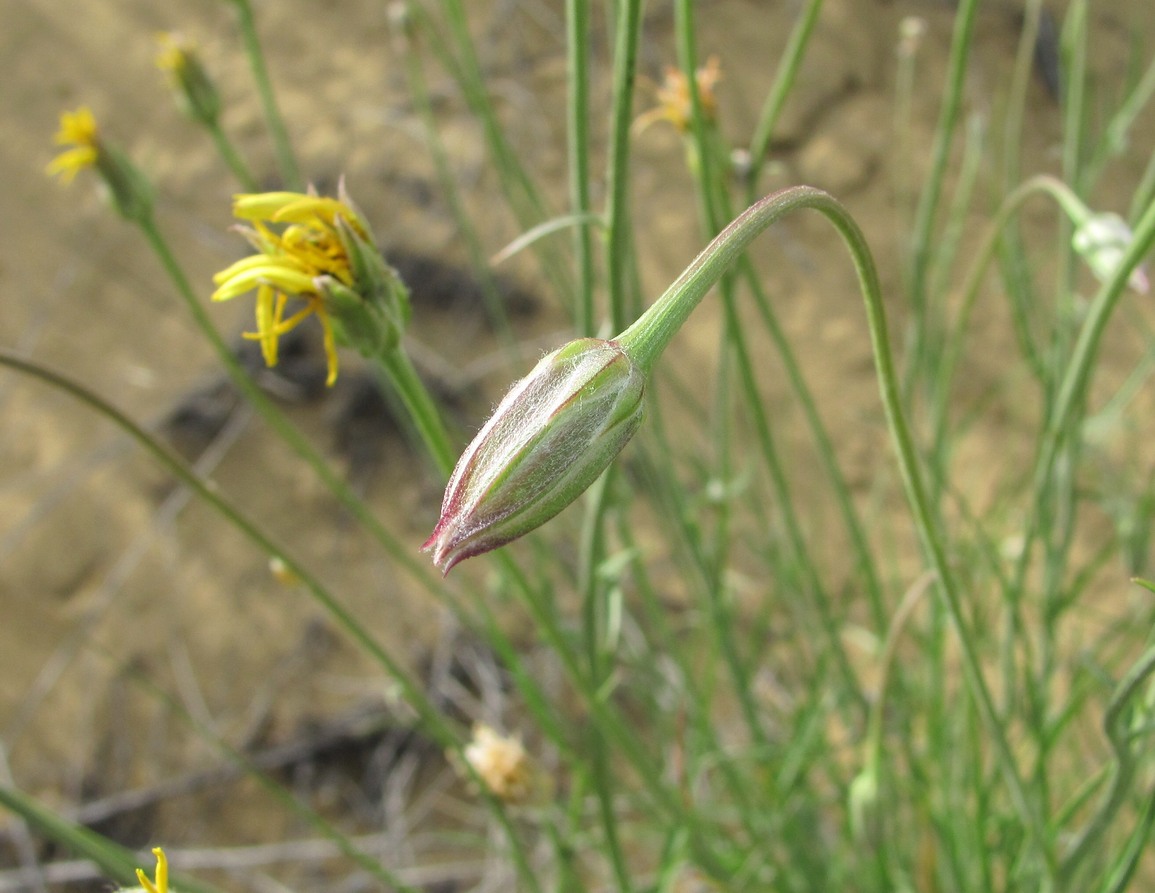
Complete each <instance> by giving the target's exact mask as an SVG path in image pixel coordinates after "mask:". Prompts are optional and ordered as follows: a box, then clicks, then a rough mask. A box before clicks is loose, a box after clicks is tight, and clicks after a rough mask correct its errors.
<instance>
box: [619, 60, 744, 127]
mask: <svg viewBox="0 0 1155 893" xmlns="http://www.w3.org/2000/svg"><path fill="white" fill-rule="evenodd" d="M721 79H722V63H721V62H720V61H719V59H718V57H717V56H711V57H710V58H709V59H707V60H706V64H705V65H703V66H702V67H701V68H699V69H698V70H697V71H696V72H695V73H694V80H695V82H696V83H697V85H698V101H699V102H700V103H701V105H702V115H703V117H704V118H705V119H706V120H707V121H713V120H714V119H715V118H716V117H717V115H718V97H717V96H716V95H715V93H714V87H715V86H716V85H717V83H718V82H719V81H720V80H721ZM656 92H657V97H658V105H657V106H656V107H655V108H652V109H650V110H649V111H648V112H645V113H643V114H641V115H639V116H638V117H637V118H636V119H635V120H634V127H633V129H634V132H635V133H638V132H640V131H642V130H644V129H645V128H647V127H649V126H650V125H651V124H653V123H654V122H656V121H669V122H670V123H671V124H673V125H674V126H675V127H677V128H678V130H679V131H681V132H682V133H685V132H686V131H687V130H689V129H690V119H691V117H692V112H693V104H692V102H691V100H690V85H689V82H688V81H687V80H686V76H685V75H684V74H683V73H682V71H681V69H679V68H676V67H675V66H673V65H668V66H666V71H665V77H664V79H663V81H662V83H661V85H660V86H659V87H658V88H657V91H656Z"/></svg>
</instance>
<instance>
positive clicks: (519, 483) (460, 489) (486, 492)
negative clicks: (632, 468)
mask: <svg viewBox="0 0 1155 893" xmlns="http://www.w3.org/2000/svg"><path fill="white" fill-rule="evenodd" d="M644 391H645V375H644V373H643V372H642V370H641V369H640V368H639V367H638V366H637V365H636V364H635V363H634V361H633V360H631V359H630V358H629V356H627V355H626V353H625V352H624V351H623V350H622V348H621V347H620V346H619V345H618V343H617V342H616V341H601V340H598V339H595V338H583V339H580V340H577V341H571V342H570V343H569V344H566V345H565V346H563V347H561V348H559V349H558V350H555V351H554V352H553V353H551V354H548V355H546V356H545V357H543V358H542V360H541V361H540V362H539V363H538V364H537V366H535V367H534V369H533V371H532V372H530V373H529V375H527V376H526V377H525V378H523V379H522V380H521V381H519V382H517V383H516V384H515V385H514V386H513V388H512V389H511V390H510V391H509V393H508V394H506V395H505V398H504V399H503V400H502V401H501V404H500V405H499V406H498V407H497V410H496V411H495V412H494V414H493V416H492V417H491V418H490V420H489V421H488V422H486V423H485V426H484V427H483V428H482V429H481V431H480V432H479V433H478V435H477V437H476V438H474V440H473V443H471V444H470V445H469V447H468V448H467V449H466V450H465V452H464V453H463V454H462V456H461V458H460V459H459V460H458V462H457V467H456V468H455V469H454V470H453V476H452V477H451V478H450V480H449V486H448V487H447V488H446V490H445V500H444V502H443V503H442V505H441V519H440V520H439V521H438V522H437V526H436V527H435V528H434V530H433V533H432V535H431V536H430V537H429V539H428V540H426V542H425V545H424V546H422V550H423V551H429V550H432V551H433V563H434V564H436V565H437V566H438V567H439V568H441V570H442V571H443V572H444V573H449V570H450V569H451V568H452V567H453V566H454V565H455V564H457V562H459V561H462V560H464V559H466V558H470V557H472V556H474V555H480V554H481V553H482V552H488V551H489V550H490V549H496V548H497V547H498V546H503V545H505V544H506V543H508V542H510V541H511V540H514V539H517V538H518V537H519V536H522V535H523V534H526V533H528V532H529V531H531V530H533V529H534V528H535V527H538V526H540V525H542V524H544V523H545V522H546V521H548V520H549V519H550V518H552V517H553V516H554V515H556V514H557V513H558V512H560V511H561V510H562V509H564V508H565V507H566V506H567V505H569V504H570V503H571V502H573V501H574V500H575V499H577V498H578V496H580V495H581V493H582V492H583V491H584V490H585V489H586V488H587V487H588V486H589V485H590V484H592V483H593V482H594V480H595V479H596V478H597V477H598V475H600V474H601V473H602V472H603V471H605V469H606V468H607V467H608V466H609V464H610V462H611V461H613V459H614V457H615V456H616V455H617V454H618V453H619V452H620V451H621V449H622V447H624V446H625V445H626V442H627V441H629V439H630V437H632V436H633V433H634V432H635V431H636V430H637V429H638V425H639V424H641V420H642V412H643V404H642V396H643V393H644Z"/></svg>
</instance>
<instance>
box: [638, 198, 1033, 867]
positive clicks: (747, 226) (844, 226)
mask: <svg viewBox="0 0 1155 893" xmlns="http://www.w3.org/2000/svg"><path fill="white" fill-rule="evenodd" d="M804 208H809V209H812V210H816V211H818V212H820V213H821V214H823V215H824V216H825V217H826V218H827V219H828V220H829V221H830V222H831V223H832V224H833V225H834V227H835V229H837V230H838V232H839V235H841V236H842V238H843V241H844V242H845V243H846V246H847V248H848V249H849V250H850V253H851V256H852V257H853V260H854V266H855V269H856V271H857V274H858V281H859V286H860V288H861V290H862V295H863V298H864V301H865V305H866V317H867V327H868V330H869V332H870V341H871V347H872V349H873V351H874V362H875V370H876V372H877V375H878V385H879V391H880V393H881V396H882V403H883V407H884V409H885V412H886V420H887V426H888V428H889V432H890V438H891V441H892V443H893V446H894V449H895V451H896V453H897V458H898V463H899V468H900V470H901V473H902V478H903V484H904V486H905V489H906V496H907V501H908V502H909V504H910V507H911V511H912V513H913V515H914V521H915V526H916V528H917V529H918V533H919V538H920V539H921V541H922V545H923V548H924V549H925V551H926V554H927V557H928V558H929V560H930V563H931V566H932V568H933V569H934V571H935V573H936V574H937V576H938V582H939V589H940V591H941V593H942V595H943V599H944V601H945V603H946V607H947V610H948V612H949V614H950V616H951V619H952V621H953V623H954V625H955V627H956V631H957V633H958V640H959V645H960V649H961V653H962V658H963V668H964V671H965V676H966V682H967V687H968V688H969V690H970V693H971V696H972V697H973V698H974V700H975V703H976V705H977V707H978V710H979V713H980V714H981V716H982V718H983V723H984V725H985V726H986V729H987V734H988V735H989V736H990V738H991V740H992V742H993V743H994V746H995V750H996V753H997V758H998V762H999V765H1000V768H1001V769H1002V771H1003V774H1004V776H1005V778H1006V782H1007V786H1008V788H1009V790H1010V794H1011V798H1012V800H1013V801H1014V803H1015V807H1016V809H1017V810H1018V812H1019V814H1020V818H1021V819H1022V821H1023V822H1024V824H1025V825H1026V827H1027V829H1028V832H1029V834H1030V836H1031V837H1032V838H1033V839H1034V843H1035V845H1036V846H1037V847H1038V848H1039V851H1040V854H1041V855H1042V856H1043V858H1044V859H1045V861H1046V863H1047V865H1048V866H1052V863H1053V856H1052V854H1051V853H1050V851H1049V848H1048V847H1047V837H1046V834H1045V829H1044V825H1043V821H1042V819H1041V817H1040V816H1039V815H1038V813H1037V811H1036V808H1035V806H1034V804H1033V803H1032V802H1031V800H1030V799H1029V798H1028V796H1027V793H1026V788H1025V786H1024V783H1023V780H1022V777H1021V775H1020V773H1019V770H1018V766H1017V764H1016V762H1015V758H1014V754H1013V752H1012V750H1011V746H1010V743H1009V741H1008V740H1007V736H1006V732H1005V730H1004V729H1003V725H1002V722H1001V720H1000V718H999V716H998V713H997V712H996V711H995V706H994V700H993V699H992V697H991V693H990V690H989V688H988V687H987V684H986V681H985V679H984V678H983V675H982V668H981V665H980V663H979V659H978V653H977V651H976V649H975V646H974V641H973V637H972V636H970V635H969V633H968V631H967V627H966V624H965V620H964V616H963V609H962V604H963V603H962V590H961V588H960V586H959V584H958V582H957V579H956V577H955V573H954V569H953V568H952V567H951V564H950V562H949V561H948V559H947V550H946V538H945V536H944V535H943V532H942V531H941V530H940V529H939V524H938V521H937V519H936V516H935V514H934V513H933V511H932V510H931V506H930V501H929V499H928V498H927V493H926V486H925V484H924V482H923V478H922V472H921V469H920V466H919V461H918V453H917V451H916V449H915V445H914V439H913V436H912V435H911V431H910V426H909V424H908V423H907V421H906V416H905V413H904V412H903V408H902V403H901V400H900V397H899V384H898V376H897V374H896V371H895V365H894V358H893V355H892V352H891V348H890V339H889V335H888V334H887V329H886V313H885V310H884V307H883V300H882V288H881V285H880V283H879V280H878V272H877V270H876V269H875V265H874V259H873V256H872V255H871V253H870V248H869V246H868V245H867V242H866V238H865V236H864V235H863V233H862V230H860V229H859V227H858V224H857V223H855V222H854V219H853V218H852V217H851V216H850V214H849V213H848V212H847V211H846V209H845V208H843V206H842V205H841V204H840V203H839V202H838V201H836V200H835V199H834V198H833V197H832V196H830V195H829V194H828V193H826V192H823V191H822V190H820V189H814V188H812V187H809V186H795V187H792V188H790V189H785V190H782V191H781V192H776V193H774V194H772V195H769V196H766V197H765V198H763V199H761V200H760V201H758V202H756V203H755V204H754V205H752V206H751V207H749V208H748V209H747V210H746V211H744V212H743V213H742V214H740V215H739V216H738V217H737V218H736V219H735V220H734V222H733V223H731V224H730V225H729V226H728V227H726V229H725V230H723V231H722V233H721V234H719V236H718V237H717V238H716V239H714V241H713V242H711V243H710V245H709V246H708V247H707V248H706V249H705V250H704V251H703V252H702V253H701V254H699V255H698V256H697V257H696V258H695V259H694V260H693V262H692V263H691V264H690V266H689V267H687V268H686V270H685V272H683V273H682V275H681V276H679V277H678V279H677V280H676V281H675V282H674V284H673V285H671V286H670V288H669V289H667V290H666V292H665V293H664V294H663V295H662V296H661V297H660V298H659V299H658V300H657V301H656V302H655V303H654V304H653V305H652V306H651V307H650V308H649V309H648V310H647V311H646V312H645V313H644V314H643V315H642V316H641V317H640V318H639V319H638V320H637V322H635V323H634V324H633V325H632V326H630V327H629V328H628V329H626V331H624V332H623V333H622V334H621V335H620V336H618V339H617V341H618V343H619V344H621V346H622V349H623V350H624V351H625V352H626V353H627V354H628V355H629V356H630V357H631V358H632V359H633V360H634V361H635V362H636V363H638V365H639V366H640V367H641V368H642V369H643V370H645V371H647V372H649V371H650V370H651V369H652V368H653V365H654V363H655V361H656V360H657V358H658V357H659V356H660V354H661V353H662V351H663V350H664V349H665V348H666V346H667V345H668V344H669V342H670V340H671V339H672V338H673V337H674V334H675V333H676V332H677V331H678V329H679V328H680V327H681V325H682V324H683V323H684V322H685V321H686V319H687V318H688V317H689V315H690V313H692V312H693V310H694V308H695V307H696V306H697V305H698V303H699V302H700V301H701V300H702V298H703V297H704V296H705V295H706V293H707V292H708V291H709V290H710V289H711V288H712V287H713V286H714V284H715V283H716V282H717V281H718V279H719V278H720V277H721V276H722V274H723V273H724V272H725V271H726V269H727V268H728V267H729V266H730V264H732V263H733V262H734V261H735V260H737V258H738V257H739V256H740V255H741V254H742V252H743V251H744V250H745V249H746V247H747V246H748V245H749V244H750V242H751V241H753V239H754V238H755V237H756V236H758V235H759V234H760V233H762V232H763V230H765V229H766V228H767V227H768V226H770V225H771V224H772V223H774V222H776V221H778V220H780V219H781V218H782V217H784V216H785V215H787V214H789V213H791V212H793V211H797V210H801V209H804Z"/></svg>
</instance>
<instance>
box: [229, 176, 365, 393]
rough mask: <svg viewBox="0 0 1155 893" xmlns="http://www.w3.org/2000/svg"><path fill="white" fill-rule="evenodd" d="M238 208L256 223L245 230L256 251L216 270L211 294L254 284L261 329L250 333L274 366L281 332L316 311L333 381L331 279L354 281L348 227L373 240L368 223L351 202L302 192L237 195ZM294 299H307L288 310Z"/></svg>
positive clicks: (237, 211) (242, 215)
mask: <svg viewBox="0 0 1155 893" xmlns="http://www.w3.org/2000/svg"><path fill="white" fill-rule="evenodd" d="M233 214H234V216H236V217H237V218H239V219H241V220H246V221H249V222H250V223H251V225H250V226H243V227H240V228H239V229H240V230H241V232H242V233H243V234H244V235H245V237H246V238H247V239H248V240H249V242H250V243H251V244H252V245H253V247H254V248H256V249H257V252H258V253H257V254H254V255H251V256H250V257H246V258H245V259H244V260H239V261H237V262H236V263H235V264H233V265H232V266H230V267H228V268H227V269H225V270H222V271H221V272H219V273H217V274H216V275H215V276H214V277H213V282H214V283H215V284H216V286H217V290H216V291H215V292H213V296H212V299H213V300H214V301H227V300H229V299H230V298H235V297H236V296H237V295H241V294H244V293H245V292H248V291H252V290H253V289H256V292H257V331H256V332H247V333H245V337H246V338H250V339H253V340H256V341H260V342H261V353H262V354H263V355H264V358H265V362H266V363H267V364H268V365H269V366H275V365H276V364H277V339H278V338H280V337H281V336H282V335H284V334H285V333H286V332H290V331H292V330H293V329H295V328H296V327H297V326H299V325H300V324H301V323H302V322H304V321H305V320H306V319H308V318H309V317H310V316H316V317H317V319H318V320H320V322H321V328H322V329H323V330H324V333H325V334H324V338H325V356H326V357H328V361H329V376H328V379H327V383H328V384H330V385H331V384H333V382H334V381H336V380H337V345H336V339H335V337H334V333H333V323H332V319H331V316H330V306H329V303H330V302H329V297H330V295H329V294H328V290H327V289H326V288H325V283H326V282H327V281H330V280H335V281H336V282H339V283H341V284H342V285H344V286H346V287H350V288H351V287H352V286H353V285H354V276H353V269H352V266H351V259H350V254H349V250H348V246H347V241H346V238H347V237H346V236H345V235H344V234H343V233H342V226H344V227H347V228H348V229H349V230H350V231H352V232H353V233H356V234H357V235H358V236H360V237H361V238H366V239H367V238H368V229H367V227H366V226H365V223H364V222H363V221H362V220H361V217H360V216H359V215H358V214H357V212H356V211H355V210H353V208H351V207H350V206H349V205H348V204H347V203H345V202H342V201H338V200H337V199H332V198H321V197H319V196H315V195H305V194H302V193H299V192H267V193H262V194H259V195H238V196H236V197H235V200H234V203H233ZM280 225H284V226H283V228H281V229H280V231H277V230H276V229H274V228H273V227H275V226H280ZM291 300H292V301H298V302H301V303H303V305H304V306H302V307H300V308H299V309H296V310H295V312H293V313H292V314H291V315H289V316H286V315H285V313H286V309H287V307H288V305H289V302H290V301H291Z"/></svg>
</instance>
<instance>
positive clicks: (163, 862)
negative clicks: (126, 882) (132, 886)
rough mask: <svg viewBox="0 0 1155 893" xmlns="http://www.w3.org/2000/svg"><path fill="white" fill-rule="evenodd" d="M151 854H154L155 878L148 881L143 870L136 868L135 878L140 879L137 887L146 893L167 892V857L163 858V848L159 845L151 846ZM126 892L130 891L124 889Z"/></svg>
mask: <svg viewBox="0 0 1155 893" xmlns="http://www.w3.org/2000/svg"><path fill="white" fill-rule="evenodd" d="M152 854H153V855H154V856H156V880H155V881H150V880H149V879H148V875H147V874H145V873H144V870H143V869H141V868H138V869H137V870H136V879H137V880H138V881H140V887H139V889H140V890H144V891H147V893H169V889H168V859H167V858H165V855H164V850H162V849H161V848H160V847H153V850H152ZM126 893H130V891H126Z"/></svg>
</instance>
